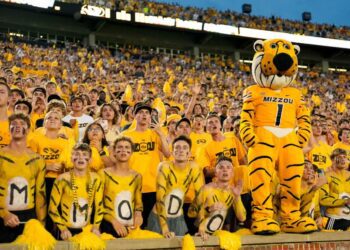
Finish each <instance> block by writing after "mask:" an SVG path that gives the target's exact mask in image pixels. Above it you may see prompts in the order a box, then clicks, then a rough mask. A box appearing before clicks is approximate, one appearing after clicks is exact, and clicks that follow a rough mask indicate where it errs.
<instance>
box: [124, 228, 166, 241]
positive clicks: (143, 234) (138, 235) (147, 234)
mask: <svg viewBox="0 0 350 250" xmlns="http://www.w3.org/2000/svg"><path fill="white" fill-rule="evenodd" d="M161 238H164V237H163V235H161V234H159V233H155V232H152V231H148V230H142V229H140V228H136V229H135V230H132V231H130V232H129V234H128V235H127V236H126V237H125V239H161Z"/></svg>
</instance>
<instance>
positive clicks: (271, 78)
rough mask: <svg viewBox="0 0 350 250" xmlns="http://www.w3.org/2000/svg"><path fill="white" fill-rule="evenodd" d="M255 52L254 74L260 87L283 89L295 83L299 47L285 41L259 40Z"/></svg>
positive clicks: (255, 44) (255, 45)
mask: <svg viewBox="0 0 350 250" xmlns="http://www.w3.org/2000/svg"><path fill="white" fill-rule="evenodd" d="M254 50H255V52H256V53H255V55H254V59H253V63H252V72H253V78H254V81H255V82H256V83H257V84H258V85H259V86H260V87H264V88H271V89H281V88H284V87H287V86H289V85H290V84H291V83H292V82H293V80H294V79H295V77H296V75H297V72H298V58H297V55H298V54H299V52H300V48H299V46H298V45H293V44H292V43H291V42H289V41H286V40H283V39H270V40H265V41H261V40H258V41H256V42H255V43H254Z"/></svg>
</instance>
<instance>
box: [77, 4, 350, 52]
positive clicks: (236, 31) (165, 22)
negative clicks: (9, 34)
mask: <svg viewBox="0 0 350 250" xmlns="http://www.w3.org/2000/svg"><path fill="white" fill-rule="evenodd" d="M81 14H84V15H90V16H96V17H105V18H110V9H108V8H101V7H97V6H91V5H84V6H83V7H82V9H81ZM116 19H117V20H123V21H129V22H130V21H131V14H130V13H127V12H125V11H120V12H117V13H116ZM135 22H138V23H146V24H153V25H162V26H168V27H174V26H175V27H177V28H183V29H191V30H201V31H207V32H215V33H220V34H226V35H236V36H242V37H250V38H254V39H271V38H278V37H279V38H283V39H286V40H289V41H291V42H294V43H301V44H310V45H318V46H327V47H334V48H343V49H350V41H346V40H340V39H331V38H322V37H315V36H304V35H298V34H288V33H283V32H275V31H267V30H259V29H250V28H244V27H236V26H230V25H222V24H212V23H202V22H197V21H185V20H181V19H179V18H176V19H174V18H170V17H162V16H148V15H147V16H146V15H145V14H144V13H139V12H136V13H135Z"/></svg>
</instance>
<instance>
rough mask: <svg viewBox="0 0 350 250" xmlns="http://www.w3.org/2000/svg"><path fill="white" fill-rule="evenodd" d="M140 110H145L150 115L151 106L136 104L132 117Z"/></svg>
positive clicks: (142, 103) (141, 103)
mask: <svg viewBox="0 0 350 250" xmlns="http://www.w3.org/2000/svg"><path fill="white" fill-rule="evenodd" d="M141 109H146V110H148V111H149V113H150V114H151V113H152V108H151V106H149V105H147V104H145V103H144V102H138V103H136V104H135V106H134V115H136V114H137V113H138V112H139V111H140V110H141Z"/></svg>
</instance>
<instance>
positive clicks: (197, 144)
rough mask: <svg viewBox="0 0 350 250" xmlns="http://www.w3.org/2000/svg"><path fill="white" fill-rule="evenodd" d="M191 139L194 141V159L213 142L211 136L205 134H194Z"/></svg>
mask: <svg viewBox="0 0 350 250" xmlns="http://www.w3.org/2000/svg"><path fill="white" fill-rule="evenodd" d="M190 139H191V141H192V150H191V152H192V154H193V156H194V157H196V156H197V152H199V150H200V149H201V148H204V147H205V146H206V145H207V144H208V143H209V142H211V141H212V138H211V134H209V133H205V132H204V133H201V134H198V133H194V132H192V133H191V134H190Z"/></svg>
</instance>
